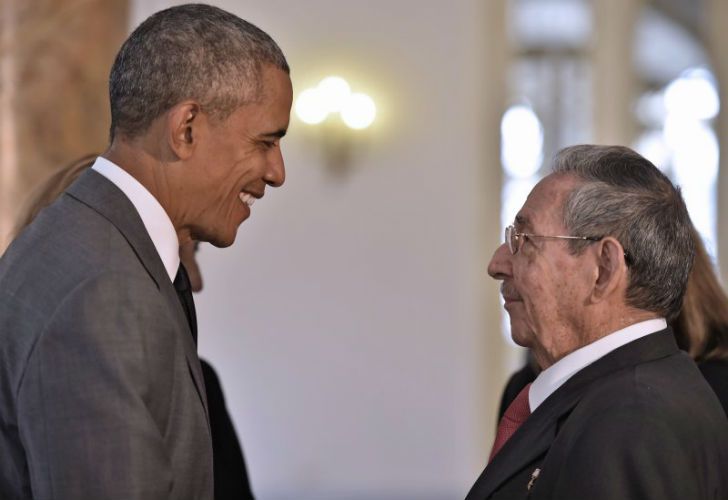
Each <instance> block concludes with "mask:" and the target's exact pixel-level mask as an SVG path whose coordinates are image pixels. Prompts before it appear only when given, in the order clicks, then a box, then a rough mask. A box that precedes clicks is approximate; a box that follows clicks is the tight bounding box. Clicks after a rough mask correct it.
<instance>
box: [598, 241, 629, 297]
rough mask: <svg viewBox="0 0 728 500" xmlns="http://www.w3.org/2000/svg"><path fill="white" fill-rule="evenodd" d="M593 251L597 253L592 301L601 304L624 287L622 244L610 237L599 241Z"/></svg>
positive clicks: (624, 271) (625, 272)
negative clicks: (596, 268)
mask: <svg viewBox="0 0 728 500" xmlns="http://www.w3.org/2000/svg"><path fill="white" fill-rule="evenodd" d="M594 250H595V251H596V252H597V264H598V266H597V267H598V270H597V279H596V281H595V283H594V290H593V292H592V299H593V300H594V302H601V301H602V300H605V299H607V298H608V297H610V296H611V295H612V294H614V293H615V292H616V291H618V290H619V289H620V288H621V287H622V286H624V284H625V283H626V278H627V264H626V263H625V261H624V248H623V247H622V244H621V243H620V242H619V241H617V239H615V238H613V237H612V236H607V237H605V238H603V239H601V240H599V241H598V242H597V243H596V244H595V248H594Z"/></svg>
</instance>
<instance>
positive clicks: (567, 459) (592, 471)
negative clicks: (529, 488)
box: [533, 353, 728, 500]
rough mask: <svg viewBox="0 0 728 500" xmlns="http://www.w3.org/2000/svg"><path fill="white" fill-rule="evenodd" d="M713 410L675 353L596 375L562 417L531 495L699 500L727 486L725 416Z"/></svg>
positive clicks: (691, 369)
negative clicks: (683, 499)
mask: <svg viewBox="0 0 728 500" xmlns="http://www.w3.org/2000/svg"><path fill="white" fill-rule="evenodd" d="M719 412H720V408H718V405H717V403H716V401H715V398H714V397H713V396H712V394H710V389H709V388H708V387H707V384H705V382H704V381H703V380H702V377H701V376H700V374H699V372H698V370H697V368H696V367H695V365H694V363H693V362H692V360H690V359H689V358H688V357H687V356H686V355H684V354H683V353H680V354H675V355H672V356H668V357H666V358H661V359H657V360H653V361H651V362H647V363H643V364H640V365H637V366H633V367H629V368H625V369H623V370H620V371H618V372H615V373H613V374H611V376H609V377H605V378H603V379H599V380H596V381H594V382H593V383H592V384H591V385H590V386H589V388H588V389H587V390H586V391H585V393H584V394H583V395H582V397H581V398H580V399H579V401H578V402H577V404H576V405H575V407H574V408H573V410H572V411H571V412H570V413H569V414H568V415H566V416H565V417H564V419H563V421H562V423H561V426H560V428H559V431H558V434H557V436H556V439H555V440H554V442H553V443H552V445H551V447H550V449H549V452H548V455H547V457H546V459H545V461H544V463H543V464H542V472H543V475H542V477H541V478H540V479H539V480H538V482H539V484H538V488H537V489H535V490H534V492H533V493H534V497H535V498H590V499H592V500H594V499H608V498H617V497H619V498H635V499H637V498H640V499H641V498H655V499H657V498H660V499H670V498H675V499H677V498H696V499H698V498H706V499H707V498H712V496H711V495H712V492H714V491H722V492H725V491H728V490H726V488H727V487H728V485H727V484H726V481H725V479H723V478H722V476H723V473H722V470H723V469H724V468H725V466H726V465H728V422H726V421H725V418H720V415H719ZM696 474H700V478H699V480H698V477H697V476H696ZM705 488H708V490H709V491H708V490H706V489H705ZM546 492H547V493H546ZM541 495H543V496H541Z"/></svg>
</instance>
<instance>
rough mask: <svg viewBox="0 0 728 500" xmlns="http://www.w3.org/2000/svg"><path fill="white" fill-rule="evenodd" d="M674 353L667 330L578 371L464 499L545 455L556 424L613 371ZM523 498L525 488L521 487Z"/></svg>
mask: <svg viewBox="0 0 728 500" xmlns="http://www.w3.org/2000/svg"><path fill="white" fill-rule="evenodd" d="M677 352H678V348H677V344H676V343H675V338H674V335H673V333H672V330H670V329H669V328H667V329H665V330H662V331H660V332H657V333H653V334H650V335H646V336H645V337H642V338H640V339H637V340H635V341H633V342H630V343H629V344H626V345H624V346H622V347H620V348H618V349H615V350H614V351H612V352H610V353H609V354H607V355H606V356H604V357H602V358H601V359H598V360H597V361H595V362H594V363H592V364H591V365H589V366H587V367H586V368H584V369H583V370H581V371H579V372H578V373H577V374H576V375H574V376H573V377H572V378H570V379H569V380H568V381H567V382H566V383H565V384H564V385H562V386H561V387H560V388H559V389H557V390H556V392H554V393H553V394H552V395H551V396H549V397H548V398H547V399H546V400H545V401H544V402H543V403H542V404H541V405H540V406H539V407H538V408H536V411H535V412H533V414H532V415H531V416H530V417H529V418H528V419H527V420H526V422H524V423H523V425H522V426H521V427H520V428H519V429H518V431H516V433H515V434H514V435H513V437H511V439H510V440H508V442H507V443H506V444H505V446H503V448H502V449H501V451H500V452H499V453H498V454H497V455H496V456H495V457H494V458H493V461H492V462H491V463H490V464H489V465H488V466H487V467H486V468H485V470H484V471H483V473H482V474H481V475H480V477H479V478H478V480H477V481H476V482H475V484H474V485H473V487H472V489H471V490H470V493H468V496H467V497H466V500H476V499H477V500H481V499H485V498H488V497H489V496H490V495H492V494H493V492H494V491H496V490H497V489H498V488H499V487H500V486H501V485H503V484H504V483H505V482H506V481H507V480H508V479H510V478H511V477H513V476H514V475H515V474H517V473H518V472H521V471H522V469H523V468H524V467H526V466H528V465H529V464H531V463H533V462H534V461H535V460H537V459H538V458H539V457H541V456H543V455H545V454H546V453H548V450H549V448H550V447H551V443H552V442H553V441H554V439H555V438H556V435H557V434H558V430H559V428H560V424H561V423H562V422H563V420H564V419H565V418H568V414H569V413H571V411H572V410H573V409H574V407H575V406H576V405H577V404H578V403H579V400H581V398H582V397H583V395H584V394H585V393H586V392H587V390H588V389H589V387H590V386H591V385H592V384H593V383H594V382H595V381H597V380H599V379H601V378H603V377H608V376H609V375H610V374H611V373H614V372H616V371H619V370H622V369H625V368H628V367H633V366H636V365H638V364H641V363H645V362H648V361H653V360H656V359H660V358H663V357H666V356H670V355H672V354H675V353H677ZM523 488H524V496H525V494H526V493H527V485H526V484H524V486H523Z"/></svg>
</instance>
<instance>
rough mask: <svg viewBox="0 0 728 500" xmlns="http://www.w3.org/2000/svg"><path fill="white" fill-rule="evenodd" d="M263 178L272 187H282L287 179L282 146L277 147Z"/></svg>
mask: <svg viewBox="0 0 728 500" xmlns="http://www.w3.org/2000/svg"><path fill="white" fill-rule="evenodd" d="M263 180H264V181H265V183H266V184H268V185H269V186H271V187H280V186H282V185H283V183H284V182H285V181H286V166H285V163H284V162H283V153H282V152H281V148H280V146H279V147H278V148H276V152H275V155H274V157H273V158H271V160H270V162H269V163H268V169H267V170H266V172H265V175H264V176H263Z"/></svg>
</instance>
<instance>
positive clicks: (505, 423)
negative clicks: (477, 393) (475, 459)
mask: <svg viewBox="0 0 728 500" xmlns="http://www.w3.org/2000/svg"><path fill="white" fill-rule="evenodd" d="M530 388H531V384H528V385H527V386H526V387H524V388H523V389H521V392H519V393H518V396H516V399H514V400H513V402H512V403H511V404H510V406H509V407H508V409H507V410H506V412H505V413H504V414H503V418H501V421H500V422H499V423H498V432H496V435H495V442H494V443H493V449H492V450H491V452H490V458H489V459H488V463H490V462H491V460H493V457H494V456H496V454H497V453H498V452H499V451H500V449H501V448H503V445H505V444H506V441H508V440H509V439H510V438H511V436H512V435H513V434H515V432H516V431H517V430H518V428H519V427H520V426H521V424H522V423H523V422H525V421H526V419H527V418H528V416H529V415H530V414H531V407H530V406H529V405H528V390H529V389H530Z"/></svg>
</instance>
